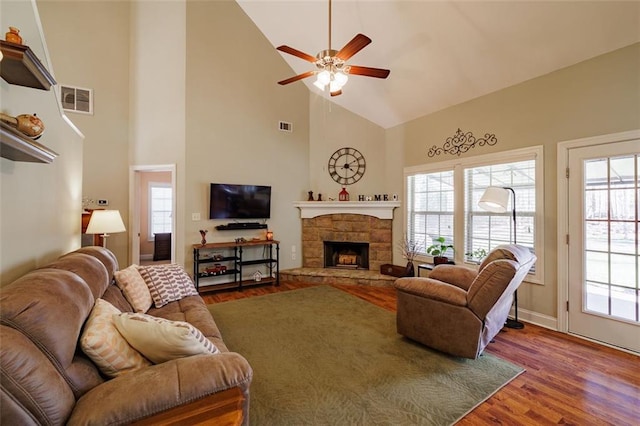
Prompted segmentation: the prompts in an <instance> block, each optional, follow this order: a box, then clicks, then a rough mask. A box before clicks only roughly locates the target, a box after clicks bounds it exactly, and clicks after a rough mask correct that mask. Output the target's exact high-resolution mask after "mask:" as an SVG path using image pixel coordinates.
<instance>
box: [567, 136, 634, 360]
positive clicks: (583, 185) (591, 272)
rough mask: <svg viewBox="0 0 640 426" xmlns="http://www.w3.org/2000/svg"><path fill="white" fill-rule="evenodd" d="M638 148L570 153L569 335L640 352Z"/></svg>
mask: <svg viewBox="0 0 640 426" xmlns="http://www.w3.org/2000/svg"><path fill="white" fill-rule="evenodd" d="M638 147H640V140H633V141H625V142H616V143H606V144H601V145H594V146H588V147H581V148H573V149H570V150H569V157H568V159H569V171H570V172H569V183H568V190H569V191H568V193H569V200H568V206H569V207H568V218H569V227H568V229H569V267H568V287H569V306H568V331H569V332H570V333H574V334H577V335H581V336H584V337H587V338H590V339H594V340H598V341H601V342H604V343H607V344H610V345H613V346H618V347H621V348H624V349H628V350H631V351H635V352H640V318H639V316H640V304H639V298H640V288H639V286H638V276H639V275H640V264H639V256H638V254H639V251H640V243H639V241H638V232H639V226H640V225H639V221H638V217H639V216H640V207H639V199H640V185H639V178H638V176H639V173H640V157H639V151H640V150H639V149H638Z"/></svg>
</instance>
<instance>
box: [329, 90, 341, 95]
mask: <svg viewBox="0 0 640 426" xmlns="http://www.w3.org/2000/svg"><path fill="white" fill-rule="evenodd" d="M338 95H342V90H336V91H335V92H331V96H338Z"/></svg>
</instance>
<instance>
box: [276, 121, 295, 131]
mask: <svg viewBox="0 0 640 426" xmlns="http://www.w3.org/2000/svg"><path fill="white" fill-rule="evenodd" d="M278 129H279V130H280V131H281V132H289V133H291V132H293V124H292V123H287V122H286V121H278Z"/></svg>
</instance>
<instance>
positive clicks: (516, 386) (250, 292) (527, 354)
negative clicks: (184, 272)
mask: <svg viewBox="0 0 640 426" xmlns="http://www.w3.org/2000/svg"><path fill="white" fill-rule="evenodd" d="M312 285H314V284H301V283H286V282H285V283H281V285H280V286H279V287H274V286H260V287H252V288H247V289H245V290H243V291H242V292H238V291H229V292H220V293H213V294H207V295H203V298H204V300H205V302H206V303H209V304H210V303H217V302H225V301H229V300H235V299H242V298H247V297H253V296H258V295H263V294H269V293H275V292H280V291H288V290H293V289H298V288H304V287H309V286H312ZM333 287H336V288H339V289H341V290H343V291H346V292H348V293H350V294H353V295H354V296H357V297H360V298H362V299H364V300H366V301H368V302H371V303H373V304H375V305H377V306H380V307H382V308H384V309H387V310H389V311H393V312H395V310H396V294H395V289H393V288H389V287H365V286H350V285H334V286H333ZM486 351H487V352H488V353H491V354H494V355H496V356H499V357H501V358H503V359H506V360H508V361H511V362H513V363H515V364H518V365H520V366H522V367H524V368H526V370H527V371H526V372H525V373H524V374H521V375H520V376H519V377H517V378H516V379H514V380H513V381H512V382H511V383H509V384H507V385H506V386H505V387H504V388H502V389H501V390H500V391H498V392H497V393H496V394H495V395H493V396H492V397H491V398H489V399H488V400H487V401H486V402H484V403H483V404H481V405H480V406H478V407H477V408H476V409H475V410H473V411H472V412H471V413H469V414H468V415H467V416H466V417H464V418H463V419H462V420H461V421H460V422H459V423H458V425H463V426H466V425H474V426H475V425H556V424H563V425H616V426H622V425H630V426H631V425H634V426H637V425H640V357H637V356H634V355H631V354H628V353H625V352H621V351H617V350H615V349H611V348H608V347H605V346H601V345H597V344H595V343H591V342H588V341H585V340H582V339H579V338H576V337H573V336H569V335H566V334H563V333H558V332H555V331H552V330H548V329H545V328H542V327H538V326H535V325H531V324H527V325H526V326H525V328H524V329H523V330H509V329H507V330H506V331H503V332H500V333H499V334H498V335H497V336H496V338H495V341H494V342H493V343H491V344H489V346H488V347H487V349H486Z"/></svg>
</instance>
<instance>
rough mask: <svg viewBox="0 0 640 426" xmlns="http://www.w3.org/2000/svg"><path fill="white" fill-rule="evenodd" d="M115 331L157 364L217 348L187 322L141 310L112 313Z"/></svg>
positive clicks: (212, 352) (210, 351) (213, 350)
mask: <svg viewBox="0 0 640 426" xmlns="http://www.w3.org/2000/svg"><path fill="white" fill-rule="evenodd" d="M114 321H115V324H116V327H117V328H118V331H119V332H120V334H122V336H124V338H125V339H127V341H128V342H129V344H130V345H131V346H133V347H134V348H136V349H137V350H138V351H140V353H142V354H143V355H144V356H145V357H147V358H148V359H150V360H151V361H153V362H155V363H156V364H159V363H162V362H165V361H169V360H172V359H175V358H182V357H186V356H191V355H198V354H206V353H209V354H215V353H218V352H219V350H218V348H216V346H215V345H214V344H213V343H211V341H209V340H208V339H207V338H206V337H204V335H203V334H202V333H201V332H200V330H198V329H197V328H195V327H194V326H192V325H191V324H189V323H187V322H182V321H169V320H166V319H163V318H157V317H154V316H151V315H145V314H140V313H122V314H119V315H114Z"/></svg>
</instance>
